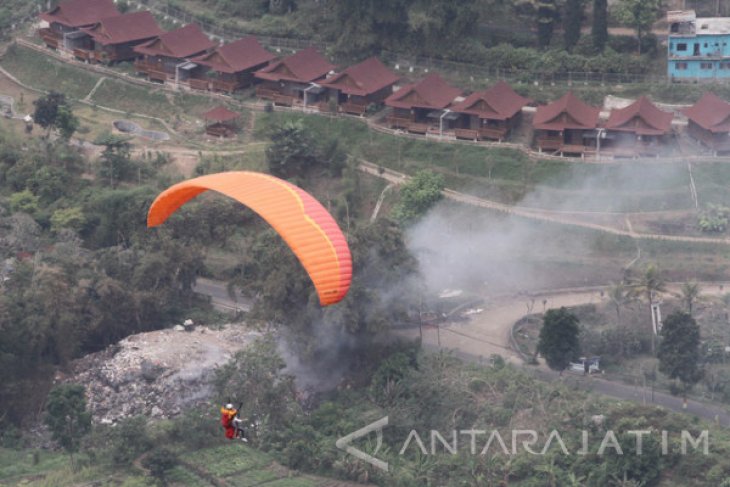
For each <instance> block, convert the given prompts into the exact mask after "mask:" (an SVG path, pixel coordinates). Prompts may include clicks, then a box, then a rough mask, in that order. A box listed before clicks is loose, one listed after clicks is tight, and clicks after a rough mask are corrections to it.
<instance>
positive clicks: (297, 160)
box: [266, 119, 317, 178]
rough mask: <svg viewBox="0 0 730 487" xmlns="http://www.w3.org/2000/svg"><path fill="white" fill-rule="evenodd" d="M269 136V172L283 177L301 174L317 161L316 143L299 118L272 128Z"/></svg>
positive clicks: (267, 158) (267, 160) (267, 150)
mask: <svg viewBox="0 0 730 487" xmlns="http://www.w3.org/2000/svg"><path fill="white" fill-rule="evenodd" d="M270 138H271V145H270V146H269V147H267V148H266V162H267V163H268V166H269V171H270V172H271V174H273V175H275V176H279V177H283V178H290V177H292V176H303V175H304V174H305V173H306V172H307V171H308V170H309V169H310V168H311V167H313V166H314V165H315V164H316V163H317V144H316V142H315V140H314V139H313V138H312V136H311V135H310V134H309V132H308V131H307V130H306V128H305V127H304V123H303V122H302V120H301V119H300V120H294V121H287V122H284V124H283V125H281V126H279V127H276V128H274V130H273V131H272V133H271V137H270Z"/></svg>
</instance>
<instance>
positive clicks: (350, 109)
mask: <svg viewBox="0 0 730 487" xmlns="http://www.w3.org/2000/svg"><path fill="white" fill-rule="evenodd" d="M367 109H368V106H367V105H362V104H359V103H349V102H345V103H342V104H340V111H341V112H344V113H352V114H353V115H364V114H365V112H366V111H367Z"/></svg>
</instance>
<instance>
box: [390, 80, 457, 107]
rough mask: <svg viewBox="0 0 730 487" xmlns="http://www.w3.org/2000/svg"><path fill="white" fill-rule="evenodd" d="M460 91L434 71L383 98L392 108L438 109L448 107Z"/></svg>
mask: <svg viewBox="0 0 730 487" xmlns="http://www.w3.org/2000/svg"><path fill="white" fill-rule="evenodd" d="M461 93H462V91H461V90H460V89H459V88H454V87H453V86H451V85H449V84H448V83H446V81H444V80H443V79H441V76H439V75H438V74H436V73H434V74H430V75H428V76H427V77H426V78H424V79H422V80H421V81H419V82H418V83H412V84H410V85H406V86H404V87H403V88H401V89H400V90H398V91H396V92H395V93H393V94H392V95H390V96H389V97H388V98H386V99H385V104H386V105H388V106H389V107H393V108H404V109H411V108H430V109H434V110H440V109H443V108H446V107H448V106H449V105H450V104H451V103H452V102H453V101H454V99H455V98H456V97H457V96H459V95H461Z"/></svg>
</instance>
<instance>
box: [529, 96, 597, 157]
mask: <svg viewBox="0 0 730 487" xmlns="http://www.w3.org/2000/svg"><path fill="white" fill-rule="evenodd" d="M600 111H601V109H600V108H597V107H592V106H590V105H588V104H587V103H585V102H584V101H582V100H580V99H579V98H577V97H576V96H575V95H573V93H572V92H568V93H566V94H565V95H564V96H562V97H561V98H560V99H558V100H556V101H554V102H552V103H549V104H547V105H543V106H539V107H537V111H536V112H535V115H534V117H533V118H532V126H533V128H534V129H535V136H536V142H537V148H538V150H539V151H540V152H542V151H543V150H547V151H551V152H556V153H560V154H561V155H564V154H579V155H580V156H583V155H584V154H585V152H586V151H587V150H588V148H589V147H592V146H593V141H594V140H595V137H596V127H597V126H598V116H599V114H600Z"/></svg>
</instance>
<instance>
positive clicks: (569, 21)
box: [563, 0, 585, 51]
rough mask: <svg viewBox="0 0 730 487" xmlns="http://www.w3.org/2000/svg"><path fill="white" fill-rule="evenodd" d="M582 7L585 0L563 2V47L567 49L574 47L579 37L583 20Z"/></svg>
mask: <svg viewBox="0 0 730 487" xmlns="http://www.w3.org/2000/svg"><path fill="white" fill-rule="evenodd" d="M584 7H585V0H567V1H566V2H565V15H564V19H565V20H564V26H565V31H564V34H563V39H564V40H565V48H566V49H567V50H569V51H570V50H572V49H573V47H575V45H576V44H577V43H578V40H579V39H580V28H581V24H582V22H583V8H584Z"/></svg>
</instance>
